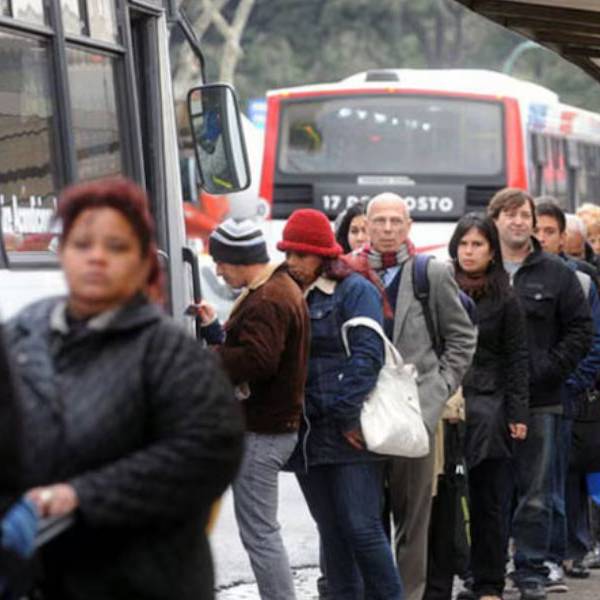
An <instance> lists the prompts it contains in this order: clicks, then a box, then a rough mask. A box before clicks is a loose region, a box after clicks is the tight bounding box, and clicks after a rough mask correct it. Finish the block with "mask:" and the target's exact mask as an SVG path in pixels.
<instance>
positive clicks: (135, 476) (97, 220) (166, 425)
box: [7, 179, 242, 600]
mask: <svg viewBox="0 0 600 600" xmlns="http://www.w3.org/2000/svg"><path fill="white" fill-rule="evenodd" d="M58 216H59V218H60V220H61V223H62V234H61V238H60V247H59V256H60V262H61V265H62V268H63V272H64V275H65V279H66V282H67V287H68V294H67V296H66V297H64V298H49V299H45V300H42V301H39V302H37V303H35V304H33V305H31V306H29V307H27V308H25V309H24V310H23V311H22V312H21V313H20V314H19V315H17V316H16V317H15V318H14V319H13V320H12V321H11V322H10V323H9V324H8V326H7V345H8V346H9V347H10V349H11V351H12V352H13V353H14V356H15V358H16V360H15V363H16V369H15V371H16V382H17V384H18V385H19V391H20V397H21V407H22V411H21V412H22V415H23V435H24V457H23V467H22V477H23V483H24V485H26V486H27V488H29V492H28V494H27V497H28V498H29V499H31V500H32V501H33V502H34V503H35V504H36V506H37V510H38V512H39V513H40V515H41V516H44V517H59V516H65V515H73V517H74V524H73V526H72V527H71V528H70V529H69V530H68V531H66V532H65V533H63V534H62V535H60V536H58V537H57V538H55V539H54V540H53V541H51V542H50V543H48V544H47V545H45V546H44V547H43V548H42V550H41V552H40V560H41V563H42V566H43V573H44V579H43V581H41V582H40V584H39V585H40V587H41V588H42V592H43V594H44V598H48V599H49V600H55V599H56V600H58V599H61V600H84V599H85V600H95V599H98V600H106V599H107V598H111V599H113V600H120V599H123V600H125V599H131V598H137V599H140V600H143V599H145V598H147V599H150V598H153V599H164V600H170V599H172V598H181V599H187V600H198V599H208V598H212V597H213V590H212V588H213V585H212V567H211V560H210V553H209V548H208V544H207V540H206V538H205V536H204V534H203V530H204V526H205V525H206V522H207V518H208V514H209V511H210V506H211V504H212V502H213V500H214V499H215V498H216V497H217V496H218V495H219V494H220V493H221V492H222V491H223V490H224V489H225V487H226V486H227V485H228V484H229V483H230V481H231V479H232V478H233V475H234V473H235V470H236V468H237V466H238V463H239V460H240V456H241V442H242V422H241V417H240V413H239V408H238V406H237V403H236V402H235V401H234V399H233V393H232V390H231V387H230V385H229V383H228V381H227V380H226V378H225V376H224V375H223V373H222V371H221V369H220V367H219V366H218V364H217V362H216V360H215V358H214V357H213V355H212V353H210V352H207V351H205V350H203V349H202V348H201V347H200V345H199V344H198V343H197V342H196V341H195V340H194V339H192V338H191V337H188V335H187V334H186V333H185V332H184V331H183V330H182V329H181V328H180V327H178V326H177V325H176V324H175V323H174V322H172V321H171V320H170V319H169V318H167V317H166V316H165V315H164V314H163V313H162V310H161V309H160V308H159V307H158V306H156V305H155V304H153V303H152V302H151V301H149V299H148V297H147V293H148V291H149V290H150V289H152V288H153V287H155V286H156V284H157V282H158V281H159V268H158V261H157V257H156V245H155V242H154V237H153V225H152V220H151V216H150V213H149V211H148V204H147V198H146V195H145V193H144V192H143V190H142V189H141V188H140V187H138V186H137V185H136V184H134V183H133V182H130V181H127V180H124V179H110V180H104V181H98V182H91V183H83V184H79V185H75V186H73V187H71V188H69V189H68V190H66V191H65V193H64V194H63V195H62V197H61V201H60V203H59V214H58Z"/></svg>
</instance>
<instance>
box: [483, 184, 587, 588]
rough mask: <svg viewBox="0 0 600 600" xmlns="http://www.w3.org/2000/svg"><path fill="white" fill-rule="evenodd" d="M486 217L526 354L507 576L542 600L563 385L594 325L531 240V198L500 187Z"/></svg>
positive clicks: (553, 262)
mask: <svg viewBox="0 0 600 600" xmlns="http://www.w3.org/2000/svg"><path fill="white" fill-rule="evenodd" d="M488 215H489V216H490V217H491V218H492V219H493V220H494V222H495V224H496V227H497V228H498V233H499V237H500V245H501V249H502V259H503V265H504V269H505V270H506V271H507V273H508V276H509V279H510V282H511V285H512V286H513V288H514V290H515V292H516V294H517V296H518V297H519V299H520V301H521V304H522V306H523V308H524V310H525V322H526V332H527V347H528V351H529V373H530V381H529V398H530V408H529V416H528V419H527V426H528V431H527V438H526V439H525V440H524V441H523V442H522V443H521V444H519V445H518V446H517V447H516V449H515V460H514V467H515V475H516V508H515V511H514V514H513V518H512V536H513V538H514V541H515V545H516V554H515V571H514V572H513V574H512V579H513V581H514V583H515V584H516V585H517V587H518V588H519V590H520V592H521V598H522V599H523V600H541V599H544V598H546V589H545V586H546V583H547V582H548V575H549V569H548V567H547V566H546V565H544V561H545V560H547V557H548V554H549V552H550V536H551V532H552V519H553V514H554V510H553V506H554V505H555V504H556V503H558V502H560V499H558V500H556V501H555V500H554V499H553V493H556V489H555V486H554V482H555V481H556V480H557V477H558V476H559V472H560V463H561V461H560V456H562V451H561V445H562V442H563V437H562V436H561V426H562V418H563V416H562V415H563V398H562V393H561V386H562V384H563V383H564V382H565V381H566V379H567V378H568V376H569V375H570V374H571V373H572V372H573V371H574V370H575V367H576V366H577V364H578V363H579V361H580V360H581V359H582V358H583V357H584V356H585V354H586V353H587V352H588V350H589V348H590V344H591V341H592V333H593V326H592V319H591V315H590V310H589V306H588V304H587V302H586V299H585V297H584V294H583V291H582V289H581V286H580V285H579V282H578V281H577V277H576V276H575V274H574V273H573V272H572V271H571V270H570V269H569V267H568V266H566V265H565V264H564V263H563V262H562V260H561V259H560V258H558V257H555V256H552V255H550V254H548V253H546V252H543V251H542V248H541V246H540V244H539V242H538V241H537V240H536V239H535V238H534V237H533V232H534V229H535V226H536V216H535V206H534V202H533V198H532V197H531V196H530V195H529V194H528V193H527V192H525V191H523V190H520V189H516V188H505V189H503V190H500V191H499V192H497V193H496V194H495V195H494V197H493V198H492V199H491V200H490V203H489V205H488ZM562 500H563V502H564V496H563V499H562Z"/></svg>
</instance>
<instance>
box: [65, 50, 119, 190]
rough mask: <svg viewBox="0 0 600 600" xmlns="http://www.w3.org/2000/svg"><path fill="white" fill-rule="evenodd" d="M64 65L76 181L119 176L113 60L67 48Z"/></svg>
mask: <svg viewBox="0 0 600 600" xmlns="http://www.w3.org/2000/svg"><path fill="white" fill-rule="evenodd" d="M67 64H68V73H69V88H70V92H71V108H72V115H73V128H74V136H75V148H76V153H77V166H78V171H79V179H80V180H88V179H97V178H98V177H103V176H106V175H117V174H119V173H122V172H123V165H122V157H121V141H120V136H119V118H118V106H117V99H116V94H115V77H116V60H115V59H114V58H111V57H108V56H105V55H103V54H93V53H91V52H87V51H83V50H78V49H75V48H67Z"/></svg>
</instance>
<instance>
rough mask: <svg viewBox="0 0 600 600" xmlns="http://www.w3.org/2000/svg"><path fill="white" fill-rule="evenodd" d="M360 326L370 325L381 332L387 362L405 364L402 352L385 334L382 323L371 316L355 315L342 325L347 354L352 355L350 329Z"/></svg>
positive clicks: (370, 327) (389, 363)
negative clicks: (349, 338)
mask: <svg viewBox="0 0 600 600" xmlns="http://www.w3.org/2000/svg"><path fill="white" fill-rule="evenodd" d="M360 326H362V327H368V328H369V329H372V330H373V331H375V332H376V333H377V334H379V337H381V339H382V340H383V345H384V347H385V363H386V364H388V365H398V366H400V367H401V366H402V365H403V364H404V361H403V360H402V357H401V356H400V353H399V352H398V350H397V349H396V347H395V346H394V345H393V344H392V342H390V340H389V339H388V337H387V336H386V335H385V332H384V331H383V328H382V327H381V325H380V324H379V323H378V322H377V321H375V320H374V319H371V318H370V317H353V318H352V319H349V320H348V321H346V322H345V323H344V324H343V325H342V341H343V342H344V348H345V349H346V354H347V355H348V356H350V346H349V344H348V330H349V329H350V327H360Z"/></svg>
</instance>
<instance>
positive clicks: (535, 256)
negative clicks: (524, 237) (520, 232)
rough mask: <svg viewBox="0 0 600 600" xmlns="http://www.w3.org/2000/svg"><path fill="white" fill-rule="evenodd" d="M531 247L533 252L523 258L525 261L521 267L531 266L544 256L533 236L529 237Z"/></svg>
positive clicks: (540, 246)
mask: <svg viewBox="0 0 600 600" xmlns="http://www.w3.org/2000/svg"><path fill="white" fill-rule="evenodd" d="M530 239H531V245H532V247H533V250H532V251H531V252H530V253H529V254H528V255H527V256H526V257H525V260H524V261H523V264H522V265H521V266H522V267H525V266H528V265H533V264H535V263H537V262H539V261H540V260H541V258H542V256H543V255H544V251H543V250H542V245H541V244H540V243H539V242H538V241H537V239H536V238H534V237H533V236H531V238H530Z"/></svg>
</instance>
